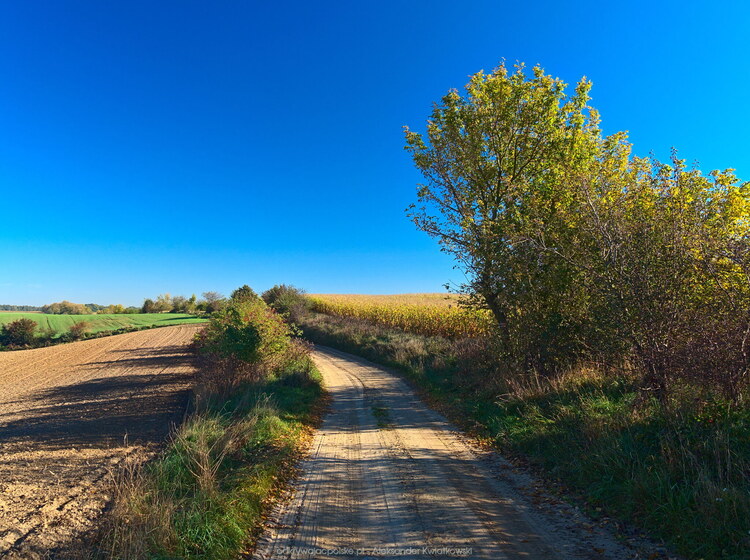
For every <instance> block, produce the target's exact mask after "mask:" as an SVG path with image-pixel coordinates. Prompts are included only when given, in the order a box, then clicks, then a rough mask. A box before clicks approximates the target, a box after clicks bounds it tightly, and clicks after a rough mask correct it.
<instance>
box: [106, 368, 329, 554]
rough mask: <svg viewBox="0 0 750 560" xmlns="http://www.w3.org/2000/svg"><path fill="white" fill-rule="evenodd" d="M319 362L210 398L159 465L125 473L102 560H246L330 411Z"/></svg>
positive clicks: (178, 433) (176, 436)
mask: <svg viewBox="0 0 750 560" xmlns="http://www.w3.org/2000/svg"><path fill="white" fill-rule="evenodd" d="M320 381H321V379H320V374H319V373H318V372H317V370H315V369H314V366H312V363H310V364H309V367H307V368H306V369H304V370H299V369H295V370H287V371H284V372H281V373H279V374H275V375H271V376H270V377H268V378H266V379H264V380H259V381H255V382H247V383H243V384H241V385H239V386H238V387H235V388H234V389H233V390H232V392H231V394H230V395H228V396H227V395H222V396H221V397H219V396H213V397H209V398H207V399H204V401H203V402H202V404H201V408H200V412H196V413H194V414H193V415H191V416H190V417H189V418H188V420H187V421H186V422H185V423H184V424H183V425H182V426H181V427H180V428H179V429H178V430H177V431H176V433H175V434H174V435H173V437H172V439H171V441H170V442H169V444H168V446H167V448H166V449H165V450H164V451H163V453H162V454H161V455H160V456H159V457H158V458H157V459H156V460H154V461H151V462H150V463H148V464H146V465H144V466H141V467H132V468H126V469H123V470H122V471H121V472H120V473H119V476H118V480H117V482H116V484H115V496H114V499H113V504H114V505H113V508H112V510H111V511H110V512H109V515H108V516H107V518H106V520H105V523H104V525H103V529H102V532H101V535H100V537H99V538H98V541H99V543H100V548H99V550H98V551H97V553H96V556H97V557H98V558H108V559H129V560H138V559H147V558H148V559H167V558H184V559H212V560H220V559H225V558H237V557H238V555H239V554H241V553H242V552H243V551H246V550H247V549H248V548H251V547H252V546H253V544H254V541H255V539H256V538H257V536H258V532H259V530H260V527H261V522H262V520H263V515H264V514H265V513H266V511H267V506H268V502H269V501H271V500H272V499H273V497H274V496H275V494H276V493H277V491H278V490H279V489H280V488H281V486H282V485H283V483H284V482H285V481H286V480H288V479H289V478H290V477H291V476H292V475H293V474H294V466H295V464H296V463H297V460H298V458H299V456H300V453H301V452H302V451H303V450H304V449H305V447H306V443H307V442H308V441H309V437H310V435H311V432H312V429H313V426H314V425H315V424H316V423H317V421H318V419H319V417H320V415H321V413H322V408H323V407H322V403H323V401H324V399H323V389H322V387H321V383H320Z"/></svg>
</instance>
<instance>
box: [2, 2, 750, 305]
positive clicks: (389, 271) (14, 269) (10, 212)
mask: <svg viewBox="0 0 750 560" xmlns="http://www.w3.org/2000/svg"><path fill="white" fill-rule="evenodd" d="M746 6H750V5H747V4H746V3H743V2H713V3H708V2H693V3H691V2H685V1H683V2H669V1H667V2H638V1H634V2H628V3H625V2H621V3H605V2H588V1H579V2H575V3H570V2H542V1H536V2H535V1H527V2H512V3H511V2H471V1H467V2H440V1H429V2H409V1H404V0H402V1H399V2H390V1H382V2H368V3H365V2H351V1H349V2H343V1H342V2H279V3H276V2H263V3H261V2H251V1H248V0H242V1H240V0H237V1H231V2H230V1H215V2H194V1H186V0H180V1H174V2H170V1H159V2H145V1H136V0H129V1H128V2H95V1H85V0H78V1H72V0H70V1H62V0H55V1H47V2H42V1H35V0H25V1H24V2H14V3H10V2H7V3H3V5H2V7H0V76H2V79H1V80H0V195H1V197H2V198H0V201H1V202H0V204H1V205H2V210H1V212H2V213H1V215H0V303H16V304H43V303H48V302H51V301H57V300H60V299H69V300H72V301H78V302H99V303H114V302H122V303H125V304H139V303H140V302H141V301H142V300H143V298H144V297H149V296H155V295H156V294H159V293H163V292H171V293H172V294H186V295H189V294H191V293H200V292H203V291H207V290H217V291H221V292H224V293H228V292H229V291H231V290H232V289H233V288H235V287H237V286H238V285H241V284H244V283H248V284H250V285H252V286H254V287H255V288H256V289H258V290H263V289H265V288H268V287H270V286H271V285H273V284H274V283H282V282H284V283H294V284H296V285H299V286H301V287H304V288H306V289H307V290H309V291H311V292H332V293H341V292H352V293H398V292H422V291H440V290H441V289H442V288H441V287H442V285H443V284H444V283H446V282H449V281H453V282H456V281H460V280H461V278H462V277H461V274H460V272H458V271H455V270H453V268H452V262H451V261H450V259H449V258H448V257H447V256H445V255H443V254H441V253H440V252H439V251H438V249H437V246H436V244H435V242H434V241H433V240H431V239H429V238H428V237H426V236H425V235H424V234H422V233H421V232H419V231H417V230H415V228H414V226H413V225H412V224H411V223H410V222H409V221H408V219H407V218H406V217H405V214H404V209H405V208H406V206H407V205H408V204H409V203H410V202H412V201H413V200H414V196H415V185H416V183H417V182H418V181H419V175H418V173H417V172H416V170H415V169H414V168H413V166H412V163H411V161H410V160H409V156H408V154H407V153H406V152H404V150H403V136H402V130H401V127H402V126H403V125H410V126H412V127H416V128H419V127H422V126H423V124H424V122H425V120H426V118H427V116H428V114H429V111H430V107H431V104H432V102H433V101H436V100H438V99H439V98H440V96H442V95H443V94H444V93H445V92H446V91H447V90H448V89H449V88H454V87H455V88H461V87H462V86H463V85H464V84H465V83H466V81H467V79H468V76H469V75H470V74H473V73H475V72H477V71H479V70H481V69H484V70H487V71H489V70H491V69H492V68H493V67H495V66H496V65H497V63H498V62H499V61H500V60H501V59H503V58H504V59H506V60H507V61H508V62H510V63H512V62H514V61H516V60H520V61H524V62H526V63H528V64H529V65H533V64H535V63H540V64H541V65H542V66H543V67H544V68H545V69H546V70H547V71H548V72H550V73H552V74H554V75H556V76H559V77H561V78H563V79H564V80H566V81H567V82H568V83H570V84H573V83H575V82H576V81H577V80H578V79H579V78H580V77H581V76H583V75H586V76H588V77H589V78H590V79H591V80H592V81H593V82H594V88H593V90H592V95H593V102H592V103H593V105H594V106H595V107H597V108H598V109H599V110H600V111H601V113H602V117H603V127H604V129H605V132H607V133H610V132H614V131H616V130H628V131H630V135H631V140H632V141H633V143H634V144H635V149H636V152H637V153H639V154H641V155H646V154H648V153H649V152H650V151H653V152H654V153H656V154H657V155H658V156H660V157H664V156H666V155H667V154H668V152H669V148H670V147H671V146H675V147H677V148H678V149H679V150H680V154H681V156H682V157H684V158H687V159H688V160H689V161H693V160H699V162H700V166H701V168H703V169H704V170H709V169H712V168H725V167H735V168H737V170H738V171H737V172H738V174H739V176H740V177H743V178H746V179H750V153H749V151H748V140H747V133H748V130H750V93H749V92H750V47H749V46H748V41H747V39H746V38H747V37H748V36H750V7H746Z"/></svg>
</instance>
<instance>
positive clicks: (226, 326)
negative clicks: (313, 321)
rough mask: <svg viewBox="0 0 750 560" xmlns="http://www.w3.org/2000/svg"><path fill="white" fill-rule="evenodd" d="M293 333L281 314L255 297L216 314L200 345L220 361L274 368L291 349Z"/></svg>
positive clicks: (204, 332) (200, 340)
mask: <svg viewBox="0 0 750 560" xmlns="http://www.w3.org/2000/svg"><path fill="white" fill-rule="evenodd" d="M292 334H293V331H292V330H291V328H290V327H289V326H288V325H287V324H286V323H285V322H284V320H283V318H282V317H281V316H280V315H279V314H278V313H276V312H275V311H274V310H273V309H271V308H270V307H268V306H267V305H266V304H265V303H264V302H263V300H261V299H259V298H255V299H247V300H243V301H238V302H235V303H233V304H232V305H230V306H229V307H227V308H225V309H223V310H222V311H218V312H216V313H215V314H214V316H213V317H212V318H211V321H210V322H209V324H208V326H207V327H206V329H205V330H204V331H203V333H201V336H200V338H199V343H200V345H201V347H202V348H203V349H204V350H205V351H206V352H209V353H212V354H215V355H217V356H219V357H221V358H235V359H237V360H240V361H241V362H246V363H247V364H252V365H260V366H274V365H276V364H277V363H278V360H279V359H280V358H281V357H283V356H284V355H285V353H286V352H287V350H288V349H289V346H290V343H291V336H292Z"/></svg>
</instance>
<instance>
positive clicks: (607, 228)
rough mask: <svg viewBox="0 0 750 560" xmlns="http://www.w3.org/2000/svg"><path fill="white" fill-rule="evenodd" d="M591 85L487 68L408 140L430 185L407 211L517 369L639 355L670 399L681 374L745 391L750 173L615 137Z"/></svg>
mask: <svg viewBox="0 0 750 560" xmlns="http://www.w3.org/2000/svg"><path fill="white" fill-rule="evenodd" d="M589 89H590V82H588V81H587V80H586V79H585V78H584V79H583V80H582V81H581V82H580V83H579V84H578V85H577V87H576V89H575V92H574V94H572V95H567V94H566V93H565V84H563V83H562V82H561V81H560V80H559V79H555V78H552V77H551V76H549V75H546V74H545V73H544V71H543V70H542V69H541V68H539V67H536V68H534V71H533V75H532V76H527V74H526V73H525V71H524V68H523V66H517V68H516V71H515V72H513V73H510V72H508V70H507V69H506V68H505V66H500V67H499V68H498V69H497V70H495V71H494V72H493V73H492V74H484V73H481V72H480V73H479V74H476V75H475V76H473V77H472V78H471V80H470V82H469V84H468V85H467V86H466V95H465V96H461V95H460V94H459V93H458V92H456V91H451V92H449V93H448V94H447V95H446V96H445V97H444V98H443V99H442V102H441V103H440V104H437V105H436V106H435V109H434V110H433V113H432V115H431V117H430V120H429V121H428V124H427V132H426V135H425V136H422V135H420V134H418V133H416V132H412V131H410V130H409V129H407V130H406V143H407V146H406V148H407V149H408V150H409V151H410V153H411V154H412V156H413V158H414V162H415V164H416V166H417V167H418V168H419V169H420V171H421V172H422V173H423V175H424V177H425V179H426V183H425V184H424V185H420V187H419V190H418V199H419V205H414V206H412V209H411V212H410V215H411V217H412V218H413V219H414V221H415V223H416V225H417V226H418V227H419V228H420V229H422V230H424V231H425V232H427V233H428V234H430V235H432V236H434V237H436V238H437V239H438V241H439V242H440V244H441V246H442V248H443V250H445V251H447V252H449V253H451V254H453V255H454V256H455V257H456V259H457V260H458V262H459V263H460V265H461V266H462V267H463V268H464V269H465V271H466V273H467V277H468V278H469V282H468V283H467V284H466V285H464V286H463V287H462V290H463V291H464V292H465V293H467V294H468V295H469V296H470V301H471V302H472V303H473V304H475V305H479V306H484V307H487V308H489V309H490V310H491V312H492V313H493V315H494V318H495V321H496V324H497V328H498V333H499V339H500V341H501V342H502V344H501V353H502V355H503V358H504V359H505V361H506V363H507V365H508V367H509V368H511V369H516V370H518V371H525V372H528V371H534V372H537V373H541V374H543V375H547V376H549V375H557V374H560V373H561V372H564V371H566V370H567V369H569V368H571V367H575V365H576V364H577V363H580V362H581V361H582V360H592V359H593V360H597V361H603V362H606V363H608V364H610V365H611V366H614V367H615V368H618V367H624V366H628V367H635V368H637V369H638V371H639V372H640V373H641V376H642V381H641V389H643V390H644V394H653V395H655V396H657V397H658V399H659V400H660V401H661V403H662V404H663V405H664V406H667V405H668V393H669V387H670V385H671V384H672V383H674V381H675V380H676V379H683V380H685V379H690V380H691V381H692V382H693V383H699V384H706V385H711V386H713V387H714V388H718V389H720V390H721V391H723V392H724V394H725V395H727V396H729V397H730V398H731V399H732V400H734V401H735V402H739V401H740V400H741V399H742V391H743V389H744V388H745V387H746V386H747V379H748V375H747V372H748V371H749V370H750V355H748V354H747V352H746V351H745V347H746V339H747V333H748V332H750V313H748V311H747V310H748V309H750V280H749V279H750V274H749V273H750V220H748V210H749V209H750V205H749V203H750V186H749V185H748V184H744V185H743V184H740V183H739V182H738V181H737V179H736V177H735V176H734V175H733V174H732V170H726V171H721V172H720V171H714V172H712V173H711V174H709V176H704V175H703V174H701V173H700V171H698V170H696V169H688V168H687V167H686V166H685V163H684V161H682V160H680V159H678V158H677V156H676V155H673V157H672V159H671V161H670V162H669V163H668V164H665V163H661V162H658V161H655V160H649V159H643V158H634V157H631V147H630V144H628V142H627V139H626V135H625V134H624V133H617V134H613V135H612V136H609V137H603V136H602V134H601V132H600V130H599V127H598V123H599V117H598V114H597V112H596V111H595V110H594V109H593V108H591V107H589V105H588V102H589V95H588V91H589Z"/></svg>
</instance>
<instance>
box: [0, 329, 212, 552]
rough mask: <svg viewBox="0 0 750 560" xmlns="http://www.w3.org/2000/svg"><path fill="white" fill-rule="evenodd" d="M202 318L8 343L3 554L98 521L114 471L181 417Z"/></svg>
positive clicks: (58, 541) (2, 378) (51, 542)
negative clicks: (46, 343) (59, 340)
mask: <svg viewBox="0 0 750 560" xmlns="http://www.w3.org/2000/svg"><path fill="white" fill-rule="evenodd" d="M198 328H200V327H197V326H194V325H182V326H177V327H169V328H160V329H154V330H148V331H141V332H135V333H128V334H123V335H119V336H112V337H107V338H100V339H95V340H88V341H83V342H76V343H73V344H63V345H59V346H53V347H49V348H40V349H37V350H22V351H18V352H3V353H0V387H2V391H1V392H0V557H3V558H50V557H54V556H55V551H56V550H62V549H65V548H67V547H70V546H71V544H72V543H74V541H75V540H76V538H77V537H79V536H80V535H81V534H82V533H83V532H85V531H86V530H88V529H89V528H91V526H92V522H93V521H94V520H95V519H96V518H97V517H98V516H99V514H100V513H101V512H102V510H103V509H104V507H105V506H106V504H107V501H108V496H107V494H106V490H107V482H108V480H107V478H108V477H107V475H108V473H109V472H111V471H112V469H113V467H114V466H116V465H117V464H118V463H120V462H122V461H123V460H142V459H143V458H146V457H148V456H149V455H150V454H152V453H153V452H154V451H155V450H156V448H157V446H158V443H159V442H161V441H163V439H164V437H165V436H166V435H167V434H168V432H169V429H170V426H171V425H172V424H174V423H175V422H179V421H180V418H181V415H182V414H183V413H184V410H185V405H186V403H187V393H188V387H189V383H190V378H191V376H192V374H193V372H194V368H193V365H192V363H191V355H190V353H189V351H188V348H187V346H188V344H189V343H190V341H191V340H192V338H193V336H194V334H195V332H196V331H197V329H198Z"/></svg>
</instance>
